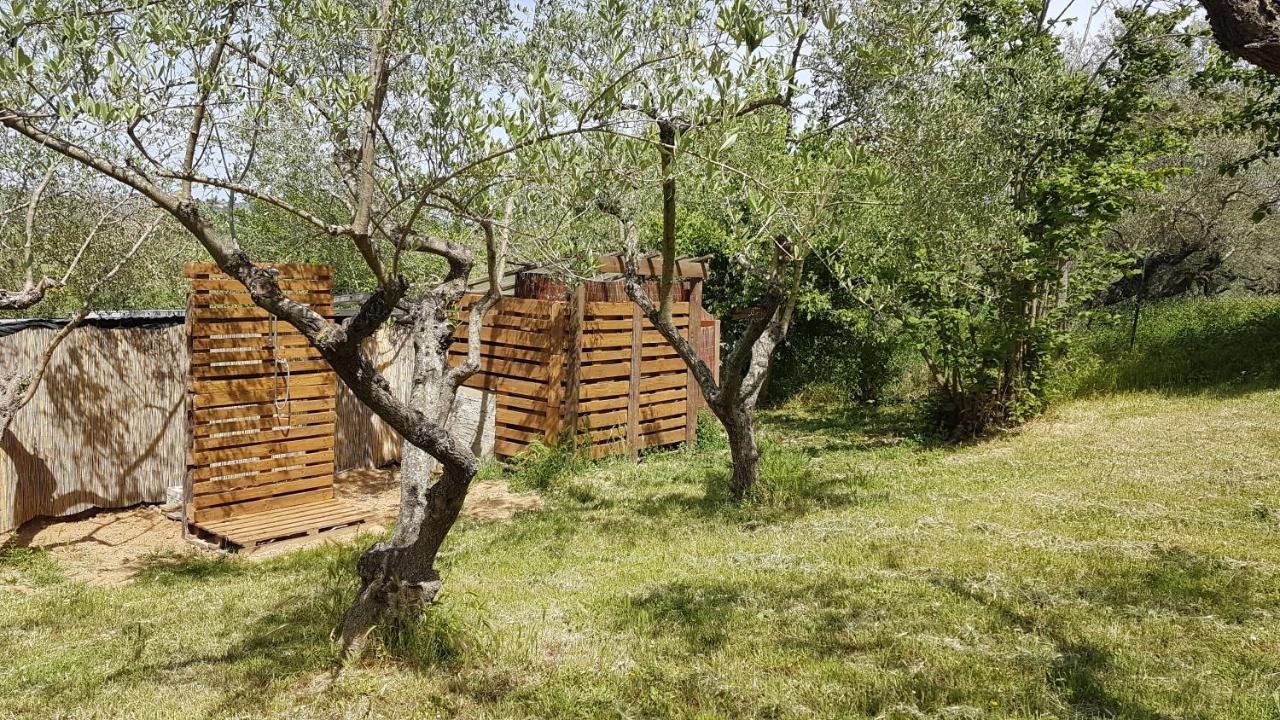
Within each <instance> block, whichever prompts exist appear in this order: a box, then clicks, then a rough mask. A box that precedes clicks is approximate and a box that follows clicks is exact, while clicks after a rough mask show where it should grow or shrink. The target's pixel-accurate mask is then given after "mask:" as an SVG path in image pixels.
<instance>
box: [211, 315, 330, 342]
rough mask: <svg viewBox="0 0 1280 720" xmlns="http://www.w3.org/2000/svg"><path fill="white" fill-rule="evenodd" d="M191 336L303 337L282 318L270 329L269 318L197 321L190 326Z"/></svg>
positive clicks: (270, 322)
mask: <svg viewBox="0 0 1280 720" xmlns="http://www.w3.org/2000/svg"><path fill="white" fill-rule="evenodd" d="M191 335H192V337H197V338H205V337H214V336H218V335H263V336H265V337H267V338H277V337H288V336H290V335H293V336H297V337H301V338H304V340H305V336H304V335H303V334H302V333H300V332H298V329H297V328H295V327H294V326H292V325H290V324H289V323H287V322H285V321H284V320H280V321H278V322H276V323H275V329H274V331H273V330H272V321H271V320H226V321H222V322H199V323H195V324H194V325H192V327H191Z"/></svg>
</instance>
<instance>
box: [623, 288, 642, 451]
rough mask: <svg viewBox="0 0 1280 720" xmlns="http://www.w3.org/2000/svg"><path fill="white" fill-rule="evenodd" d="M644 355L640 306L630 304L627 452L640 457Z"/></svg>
mask: <svg viewBox="0 0 1280 720" xmlns="http://www.w3.org/2000/svg"><path fill="white" fill-rule="evenodd" d="M643 355H644V326H643V324H642V323H641V317H640V307H639V306H637V305H635V304H632V306H631V378H630V382H629V383H628V384H627V452H628V454H630V455H631V459H632V460H636V459H639V457H640V360H641V358H642V357H643Z"/></svg>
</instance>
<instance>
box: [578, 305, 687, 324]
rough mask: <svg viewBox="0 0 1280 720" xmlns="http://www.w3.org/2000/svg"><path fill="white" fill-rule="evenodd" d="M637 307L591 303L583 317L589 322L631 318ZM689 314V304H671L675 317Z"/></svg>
mask: <svg viewBox="0 0 1280 720" xmlns="http://www.w3.org/2000/svg"><path fill="white" fill-rule="evenodd" d="M635 307H636V306H635V305H634V304H633V303H630V302H589V303H585V304H584V305H583V309H582V315H583V317H584V318H587V319H588V320H593V319H604V318H616V317H631V314H632V313H633V312H634V311H635ZM688 314H689V303H687V302H678V303H671V315H672V316H673V317H675V316H680V315H684V316H687V315H688ZM686 322H687V321H686Z"/></svg>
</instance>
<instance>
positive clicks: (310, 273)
mask: <svg viewBox="0 0 1280 720" xmlns="http://www.w3.org/2000/svg"><path fill="white" fill-rule="evenodd" d="M261 267H264V268H267V269H269V270H274V271H276V273H278V277H282V278H294V277H303V278H327V277H329V276H331V275H333V268H332V267H331V266H329V265H315V264H312V263H265V264H263V265H261ZM182 273H183V275H185V276H186V277H189V278H193V277H198V276H201V275H215V276H218V277H229V276H228V275H227V274H226V273H224V272H223V271H222V268H220V267H218V264H217V263H215V262H208V261H199V262H189V263H186V264H185V265H183V266H182Z"/></svg>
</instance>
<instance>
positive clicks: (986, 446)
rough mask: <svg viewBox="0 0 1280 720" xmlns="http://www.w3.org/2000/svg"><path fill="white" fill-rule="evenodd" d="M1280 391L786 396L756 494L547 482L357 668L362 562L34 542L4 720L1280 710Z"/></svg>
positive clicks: (8, 669) (6, 561)
mask: <svg viewBox="0 0 1280 720" xmlns="http://www.w3.org/2000/svg"><path fill="white" fill-rule="evenodd" d="M1277 408H1280V391H1274V390H1251V391H1244V390H1242V391H1240V392H1237V393H1232V392H1226V391H1215V392H1209V393H1198V394H1197V393H1190V392H1178V393H1168V394H1156V393H1133V394H1120V395H1114V396H1109V397H1108V396H1103V397H1095V398H1091V399H1087V400H1079V401H1074V402H1069V403H1066V404H1064V405H1062V406H1061V407H1059V409H1057V410H1056V411H1055V412H1054V413H1053V414H1052V415H1051V416H1050V417H1047V418H1044V419H1042V420H1039V421H1036V422H1034V423H1032V424H1030V425H1029V426H1027V427H1025V428H1024V429H1023V430H1021V431H1019V432H1018V433H1016V434H1011V435H1008V436H1005V437H1001V438H997V439H994V440H990V441H986V442H982V443H978V444H974V445H971V446H966V447H961V448H944V447H938V446H935V445H931V444H930V443H928V442H927V441H926V440H924V439H922V438H921V437H919V436H916V435H914V434H913V430H912V428H913V427H915V425H914V423H913V421H912V419H911V418H910V417H909V416H908V415H906V414H905V413H903V412H895V411H885V412H882V413H879V414H871V413H867V412H860V411H849V410H846V411H836V412H821V413H820V412H816V411H814V412H806V411H803V410H792V411H774V412H772V413H769V414H768V415H767V417H766V419H765V421H764V423H763V424H764V432H765V434H766V436H767V438H768V441H769V450H770V452H769V454H768V467H767V478H766V480H767V482H768V485H769V487H768V488H767V490H768V493H767V496H768V501H767V503H765V504H763V505H759V506H756V507H752V508H749V509H741V510H737V509H732V508H728V507H726V506H725V505H724V504H723V503H722V502H721V501H720V500H718V499H717V498H718V495H717V493H716V492H715V491H714V488H715V487H716V485H717V483H718V482H722V481H723V479H724V473H725V471H724V469H723V467H724V465H725V462H726V457H725V455H726V453H725V451H723V450H716V449H710V450H703V451H701V452H698V453H686V452H675V453H667V454H659V455H653V456H650V457H649V458H647V460H646V461H645V462H644V463H643V464H641V465H640V466H637V467H633V466H629V465H627V464H625V463H612V464H606V465H601V466H598V467H594V468H588V469H585V470H578V471H574V472H562V473H560V474H558V475H557V474H554V473H548V472H541V473H538V472H534V470H536V468H535V469H529V470H526V471H525V473H524V477H525V478H526V481H527V478H531V477H532V478H537V479H538V480H539V482H541V483H545V484H546V489H545V490H544V491H543V492H544V494H545V496H546V500H547V502H546V505H545V507H544V509H542V510H538V511H534V512H529V513H525V514H522V515H518V516H517V517H516V518H515V519H514V520H513V521H511V522H506V523H488V524H486V523H468V524H465V525H463V526H461V527H459V529H458V531H457V532H455V533H454V535H453V536H452V537H451V540H450V542H449V544H448V545H447V548H446V553H445V561H444V573H445V578H446V590H445V594H444V596H443V601H442V604H441V605H440V606H438V607H437V608H436V609H435V610H433V611H432V612H431V614H430V616H429V618H427V619H426V620H424V621H423V622H422V623H421V624H420V625H419V626H418V627H416V628H414V629H413V631H412V632H409V633H405V634H404V635H402V636H400V637H395V638H388V639H387V640H386V642H385V644H384V645H383V647H382V648H381V650H380V651H379V654H378V655H377V656H376V657H373V658H370V659H369V660H368V661H367V662H365V663H364V664H362V665H361V666H359V667H357V668H354V669H352V670H350V671H348V672H347V673H346V674H345V675H343V677H342V678H341V679H339V680H338V681H337V682H336V683H335V684H332V685H330V683H329V670H330V667H331V662H332V659H333V657H334V651H335V649H334V644H333V643H332V641H331V640H330V629H331V627H332V626H333V624H334V623H335V621H336V619H337V618H338V616H339V614H340V612H341V608H342V607H343V605H344V604H345V602H346V600H347V598H348V597H349V596H350V594H351V592H352V589H353V584H352V581H351V566H352V562H353V558H354V552H355V551H354V549H350V550H347V551H343V552H339V551H336V550H324V551H310V552H303V553H298V554H295V555H292V556H287V557H283V558H279V559H276V560H272V561H268V562H265V563H248V562H243V561H238V560H234V559H225V560H217V561H213V560H181V561H179V560H174V559H172V558H159V557H158V558H156V559H155V561H154V564H153V567H152V568H151V569H150V570H148V571H147V572H146V573H144V574H143V576H142V577H141V578H140V579H138V580H137V581H135V582H134V583H132V584H130V585H127V586H122V587H116V588H100V587H89V586H85V585H82V584H78V583H74V582H70V581H67V580H65V579H62V577H61V576H60V574H59V571H58V569H57V567H56V566H54V564H53V561H52V560H50V559H49V558H48V557H45V556H42V555H40V554H37V553H33V552H31V551H26V550H21V549H11V550H8V551H7V552H6V553H5V554H4V555H3V559H2V560H0V563H2V564H0V576H7V578H8V582H9V583H10V584H11V585H12V584H17V585H18V586H19V589H18V590H14V591H9V592H5V593H4V594H2V595H0V648H2V649H3V659H2V660H0V717H6V718H7V717H32V718H37V717H38V718H49V717H112V718H114V717H146V718H161V717H181V718H198V717H274V716H280V717H290V718H310V717H322V718H366V717H370V718H376V717H394V718H408V717H455V716H456V717H469V718H515V717H519V718H574V717H583V718H586V717H619V718H644V717H649V718H667V717H688V718H742V717H767V718H827V717H832V718H834V717H882V718H925V717H928V718H935V717H936V718H969V717H983V718H987V717H1018V718H1051V717H1053V718H1086V717H1087V718H1096V717H1102V718H1108V717H1116V718H1135V719H1152V720H1154V719H1157V718H1224V719H1228V718H1229V719H1247V718H1258V719H1262V718H1273V719H1274V718H1280V463H1278V462H1277V458H1278V457H1280V420H1277ZM542 469H543V470H546V468H545V467H543V468H542ZM520 479H521V478H516V480H517V481H520ZM708 486H710V487H711V488H712V489H713V490H712V492H711V494H710V497H708V491H707V488H708Z"/></svg>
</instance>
